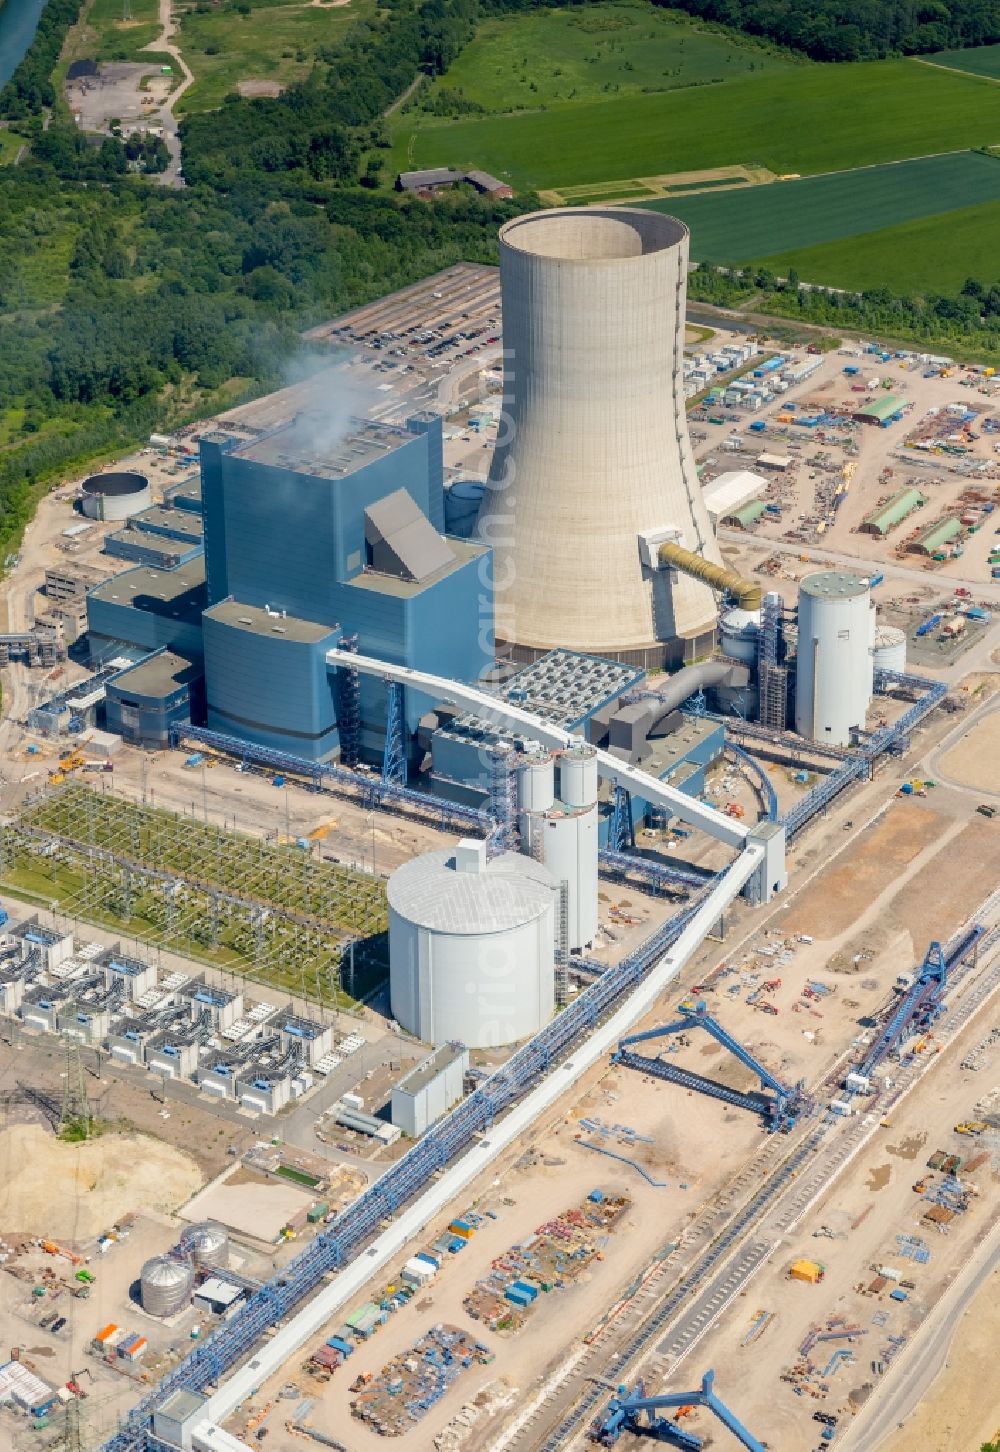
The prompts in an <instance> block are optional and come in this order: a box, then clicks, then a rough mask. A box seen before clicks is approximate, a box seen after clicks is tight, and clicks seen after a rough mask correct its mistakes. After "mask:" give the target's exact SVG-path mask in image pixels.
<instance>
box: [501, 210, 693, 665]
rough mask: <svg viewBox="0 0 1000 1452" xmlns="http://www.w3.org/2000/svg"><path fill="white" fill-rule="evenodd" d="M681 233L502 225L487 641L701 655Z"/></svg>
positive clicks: (644, 223)
mask: <svg viewBox="0 0 1000 1452" xmlns="http://www.w3.org/2000/svg"><path fill="white" fill-rule="evenodd" d="M687 261H688V231H687V228H686V227H685V226H684V224H683V223H682V222H678V221H677V220H676V219H675V218H673V217H666V216H663V215H662V214H661V213H659V212H645V211H639V210H637V209H635V208H628V207H622V208H617V207H604V208H600V207H599V208H590V207H588V208H585V209H584V208H568V209H566V210H558V211H546V212H534V213H530V214H529V215H527V216H524V217H518V218H517V219H516V220H515V221H513V222H508V223H507V225H506V226H505V227H503V228H502V229H501V232H500V281H501V291H502V299H503V340H504V352H505V364H504V408H505V417H504V418H502V419H501V424H500V433H499V437H498V442H497V448H496V451H495V453H494V456H493V463H492V466H491V469H490V478H489V487H488V489H487V493H486V497H485V499H484V501H483V506H482V509H481V511H480V516H479V521H478V525H477V530H478V533H479V535H480V537H481V538H482V539H483V540H484V541H485V542H486V543H487V544H490V545H492V546H493V549H494V567H495V597H496V630H497V637H498V640H500V641H504V642H506V643H507V644H509V645H510V646H512V647H513V653H514V655H515V656H516V657H518V658H522V659H531V658H533V657H534V656H535V655H537V654H539V653H541V652H543V651H546V650H549V649H551V648H552V647H553V646H565V647H568V648H570V649H576V650H584V651H592V652H595V653H597V654H601V655H609V656H616V657H618V658H620V659H623V660H626V661H629V662H631V663H634V664H638V665H648V666H652V665H660V664H671V663H674V662H677V661H680V660H683V659H685V658H686V657H691V656H693V655H695V654H697V653H700V652H701V651H702V650H703V649H704V648H706V647H707V646H708V645H709V644H710V641H711V637H712V633H713V631H714V628H715V621H716V605H715V599H714V596H713V594H712V590H711V589H710V587H709V585H708V584H706V583H703V581H701V580H699V579H696V578H693V577H692V576H691V575H690V574H688V573H680V572H677V571H675V570H674V569H665V568H662V567H661V568H657V560H658V555H657V551H658V547H659V545H660V544H662V543H664V542H666V541H672V542H673V543H675V544H677V545H680V546H682V547H683V548H684V549H686V550H689V551H691V552H693V554H694V555H696V556H701V557H703V558H704V559H705V560H707V561H709V562H711V563H713V564H718V563H719V561H720V555H719V550H718V545H717V544H716V541H715V536H714V534H713V533H712V529H711V525H710V523H709V519H708V514H707V512H706V510H705V506H704V503H703V502H702V494H701V489H700V486H699V483H698V477H697V474H696V472H695V465H694V458H693V456H692V453H691V444H690V440H689V438H688V431H687V419H686V415H685V410H684V391H683V387H682V379H681V360H682V355H683V344H684V304H685V294H686V276H687Z"/></svg>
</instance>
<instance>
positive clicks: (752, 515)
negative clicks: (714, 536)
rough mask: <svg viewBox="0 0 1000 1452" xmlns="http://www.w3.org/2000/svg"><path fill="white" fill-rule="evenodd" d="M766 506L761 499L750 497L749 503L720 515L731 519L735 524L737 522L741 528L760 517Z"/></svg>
mask: <svg viewBox="0 0 1000 1452" xmlns="http://www.w3.org/2000/svg"><path fill="white" fill-rule="evenodd" d="M766 508H767V505H766V504H765V503H764V501H763V499H751V501H750V503H749V504H744V506H743V508H742V509H734V510H729V511H727V512H726V513H725V514H724V515H723V516H722V518H723V519H726V520H730V519H731V520H733V521H734V522H735V523H736V524H738V525H739V526H740V528H741V529H746V527H747V525H748V524H753V522H754V521H755V520H757V519H760V517H761V515H762V514H763V513H764V510H765V509H766Z"/></svg>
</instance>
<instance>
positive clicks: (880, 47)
mask: <svg viewBox="0 0 1000 1452" xmlns="http://www.w3.org/2000/svg"><path fill="white" fill-rule="evenodd" d="M653 3H654V4H665V5H668V6H669V7H670V8H672V9H679V10H686V11H687V12H688V14H690V15H698V16H702V17H703V18H704V19H706V20H715V21H718V22H719V23H720V24H722V25H727V26H730V27H731V28H732V29H733V30H742V31H745V32H746V33H747V34H748V35H762V36H766V37H767V38H768V40H774V41H777V43H778V44H779V45H787V46H790V47H791V48H792V49H793V50H801V51H804V52H805V53H806V55H810V56H812V57H813V58H814V59H815V60H824V61H854V60H881V59H883V58H884V57H885V56H888V55H919V54H921V53H926V52H927V51H932V50H947V49H949V48H951V47H959V46H971V45H989V44H991V43H992V42H993V41H996V40H1000V0H653Z"/></svg>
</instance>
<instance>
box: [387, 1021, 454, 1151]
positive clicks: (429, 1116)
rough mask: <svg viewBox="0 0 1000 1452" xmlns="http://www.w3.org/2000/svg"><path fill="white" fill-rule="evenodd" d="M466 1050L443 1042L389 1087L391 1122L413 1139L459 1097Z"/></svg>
mask: <svg viewBox="0 0 1000 1452" xmlns="http://www.w3.org/2000/svg"><path fill="white" fill-rule="evenodd" d="M468 1067H469V1051H468V1049H467V1048H466V1047H465V1045H464V1044H442V1045H441V1047H440V1048H439V1049H435V1050H434V1052H433V1054H428V1055H427V1057H426V1059H421V1061H420V1063H419V1064H416V1065H415V1066H414V1067H413V1068H412V1069H411V1070H410V1072H409V1073H408V1074H404V1075H403V1077H402V1079H400V1081H399V1083H398V1084H396V1085H395V1087H394V1088H393V1091H392V1122H393V1124H395V1125H396V1126H397V1127H398V1128H399V1129H401V1130H402V1131H403V1133H404V1134H406V1135H409V1137H410V1139H416V1138H417V1137H418V1136H419V1135H421V1134H423V1132H424V1130H425V1129H429V1128H430V1126H431V1125H432V1124H433V1123H434V1121H435V1120H437V1119H440V1118H441V1116H442V1115H443V1114H447V1112H448V1110H449V1109H450V1108H451V1107H452V1105H453V1104H457V1103H458V1101H459V1100H460V1099H461V1097H462V1094H463V1090H464V1083H465V1072H466V1070H467V1069H468Z"/></svg>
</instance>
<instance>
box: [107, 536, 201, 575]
mask: <svg viewBox="0 0 1000 1452" xmlns="http://www.w3.org/2000/svg"><path fill="white" fill-rule="evenodd" d="M136 533H137V531H135V530H132V531H130V538H123V536H122V534H109V535H108V537H107V539H106V540H105V541H104V549H103V551H102V553H104V554H106V555H111V556H112V558H113V559H118V560H131V561H132V563H133V564H136V565H149V566H150V567H151V568H152V569H154V570H175V569H177V567H178V566H179V565H189V564H190V563H191V561H192V560H196V559H197V558H198V556H199V555H200V554H201V544H200V543H198V544H190V543H188V544H182V543H181V542H180V541H179V540H177V539H174V538H170V539H167V538H164V537H163V536H162V535H157V534H154V533H153V532H152V531H151V530H150V531H144V533H145V534H146V538H147V539H148V541H149V543H148V544H145V543H143V544H140V542H139V540H137V539H136V537H135V536H136Z"/></svg>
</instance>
